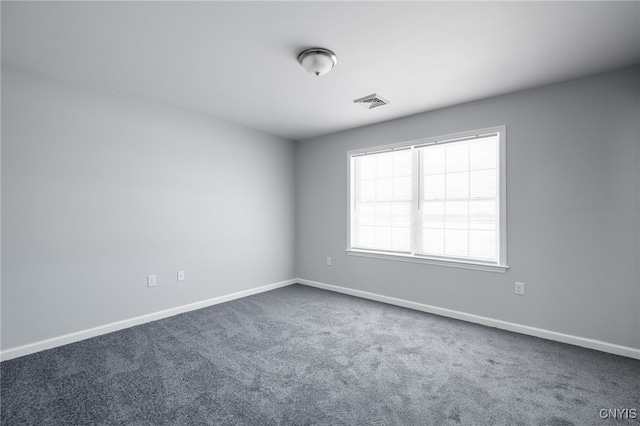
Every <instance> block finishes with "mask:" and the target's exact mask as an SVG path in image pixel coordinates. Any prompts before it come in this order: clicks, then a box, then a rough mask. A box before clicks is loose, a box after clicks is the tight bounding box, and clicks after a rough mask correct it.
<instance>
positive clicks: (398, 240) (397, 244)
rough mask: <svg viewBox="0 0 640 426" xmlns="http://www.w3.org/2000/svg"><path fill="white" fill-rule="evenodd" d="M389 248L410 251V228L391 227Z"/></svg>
mask: <svg viewBox="0 0 640 426" xmlns="http://www.w3.org/2000/svg"><path fill="white" fill-rule="evenodd" d="M391 249H392V250H395V251H405V252H408V251H411V228H409V227H408V226H407V227H405V228H393V233H392V235H391Z"/></svg>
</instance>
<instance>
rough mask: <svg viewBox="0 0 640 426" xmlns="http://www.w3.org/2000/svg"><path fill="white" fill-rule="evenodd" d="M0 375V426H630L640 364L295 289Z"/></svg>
mask: <svg viewBox="0 0 640 426" xmlns="http://www.w3.org/2000/svg"><path fill="white" fill-rule="evenodd" d="M0 368H1V382H0V386H1V403H2V406H1V413H2V417H1V420H2V425H77V424H83V425H84V424H103V425H165V424H167V425H169V424H170V425H199V424H225V425H234V424H246V425H272V424H283V425H311V424H314V425H343V424H347V425H438V426H439V425H447V424H467V425H530V424H531V425H590V424H615V425H618V424H640V420H638V419H636V420H624V421H619V420H613V419H607V420H603V419H600V416H599V411H600V409H602V408H605V409H608V408H612V409H615V408H618V409H624V408H628V409H632V408H633V409H636V410H638V411H639V413H638V417H639V419H640V361H637V360H632V359H629V358H624V357H619V356H615V355H609V354H605V353H600V352H597V351H592V350H588V349H582V348H578V347H573V346H569V345H565V344H561V343H555V342H550V341H546V340H542V339H537V338H535V337H528V336H523V335H519V334H515V333H510V332H506V331H501V330H497V329H492V328H487V327H483V326H479V325H474V324H469V323H465V322H461V321H456V320H452V319H447V318H442V317H438V316H435V315H430V314H425V313H421V312H416V311H411V310H408V309H404V308H399V307H395V306H390V305H385V304H382V303H377V302H372V301H368V300H362V299H358V298H354V297H349V296H345V295H341V294H336V293H331V292H327V291H323V290H318V289H314V288H309V287H304V286H300V285H294V286H290V287H285V288H282V289H279V290H274V291H271V292H268V293H262V294H258V295H255V296H251V297H247V298H244V299H240V300H235V301H232V302H228V303H224V304H221V305H216V306H212V307H210V308H205V309H201V310H198V311H194V312H190V313H186V314H182V315H178V316H175V317H172V318H168V319H165V320H161V321H157V322H153V323H149V324H145V325H142V326H138V327H134V328H130V329H127V330H122V331H119V332H115V333H111V334H108V335H104V336H100V337H96V338H93V339H89V340H85V341H82V342H78V343H74V344H71V345H67V346H63V347H60V348H56V349H52V350H48V351H44V352H40V353H36V354H33V355H29V356H26V357H22V358H18V359H15V360H10V361H5V362H3V363H1V364H0Z"/></svg>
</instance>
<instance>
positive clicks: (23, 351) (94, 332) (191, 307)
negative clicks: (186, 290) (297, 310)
mask: <svg viewBox="0 0 640 426" xmlns="http://www.w3.org/2000/svg"><path fill="white" fill-rule="evenodd" d="M296 282H297V280H295V279H290V280H286V281H280V282H277V283H273V284H267V285H263V286H261V287H256V288H250V289H248V290H243V291H239V292H237V293H231V294H227V295H224V296H218V297H214V298H213V299H207V300H203V301H201V302H195V303H190V304H188V305H183V306H178V307H175V308H170V309H165V310H163V311H159V312H153V313H150V314H146V315H141V316H139V317H135V318H129V319H126V320H122V321H116V322H112V323H110V324H105V325H101V326H98V327H94V328H90V329H87V330H82V331H76V332H75V333H69V334H65V335H63V336H58V337H54V338H51V339H46V340H42V341H40V342H35V343H30V344H28V345H24V346H18V347H16V348H11V349H6V350H4V351H2V352H0V360H1V361H7V360H10V359H13V358H18V357H21V356H24V355H29V354H32V353H36V352H40V351H44V350H46V349H52V348H55V347H58V346H62V345H67V344H69V343H74V342H78V341H80V340H84V339H89V338H91V337H96V336H100V335H102V334H107V333H112V332H114V331H118V330H122V329H124V328H129V327H134V326H136V325H140V324H144V323H147V322H151V321H157V320H159V319H163V318H168V317H172V316H174V315H178V314H182V313H184V312H189V311H195V310H196V309H201V308H206V307H207V306H212V305H217V304H218V303H224V302H229V301H231V300H235V299H240V298H242V297H247V296H251V295H253V294H258V293H263V292H265V291H270V290H275V289H277V288H280V287H286V286H288V285H291V284H295V283H296Z"/></svg>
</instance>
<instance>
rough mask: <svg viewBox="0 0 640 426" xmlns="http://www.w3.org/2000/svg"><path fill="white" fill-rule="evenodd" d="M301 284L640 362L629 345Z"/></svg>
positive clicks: (638, 352)
mask: <svg viewBox="0 0 640 426" xmlns="http://www.w3.org/2000/svg"><path fill="white" fill-rule="evenodd" d="M297 282H298V283H299V284H303V285H307V286H310V287H316V288H321V289H324V290H329V291H335V292H337V293H343V294H348V295H350V296H356V297H361V298H363V299H370V300H375V301H378V302H383V303H388V304H390V305H396V306H402V307H404V308H409V309H415V310H416V311H422V312H428V313H430V314H436V315H440V316H443V317H449V318H455V319H459V320H462V321H468V322H472V323H475V324H482V325H486V326H489V327H495V328H500V329H503V330H508V331H513V332H516V333H521V334H527V335H529V336H535V337H541V338H543V339H547V340H554V341H556V342H562V343H568V344H570V345H575V346H582V347H584V348H589V349H595V350H598V351H602V352H608V353H611V354H615V355H622V356H626V357H629V358H635V359H640V349H635V348H631V347H628V346H621V345H616V344H613V343H607V342H602V341H600V340H594V339H587V338H585V337H578V336H572V335H570V334H564V333H558V332H555V331H551V330H545V329H542V328H536V327H529V326H527V325H520V324H515V323H512V322H507V321H501V320H497V319H493V318H488V317H482V316H479V315H473V314H468V313H465V312H460V311H454V310H451V309H444V308H438V307H436V306H431V305H425V304H423V303H417V302H411V301H409V300H404V299H396V298H395V297H389V296H383V295H381V294H376V293H369V292H368V291H362V290H354V289H350V288H346V287H340V286H337V285H331V284H325V283H320V282H316V281H310V280H305V279H301V278H298V279H297Z"/></svg>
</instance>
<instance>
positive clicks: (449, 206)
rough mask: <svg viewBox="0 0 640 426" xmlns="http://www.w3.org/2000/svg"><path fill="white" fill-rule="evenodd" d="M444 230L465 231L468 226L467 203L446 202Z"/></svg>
mask: <svg viewBox="0 0 640 426" xmlns="http://www.w3.org/2000/svg"><path fill="white" fill-rule="evenodd" d="M444 220H445V224H444V226H445V228H455V229H467V227H468V226H469V203H468V202H467V201H447V202H446V203H445V205H444Z"/></svg>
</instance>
